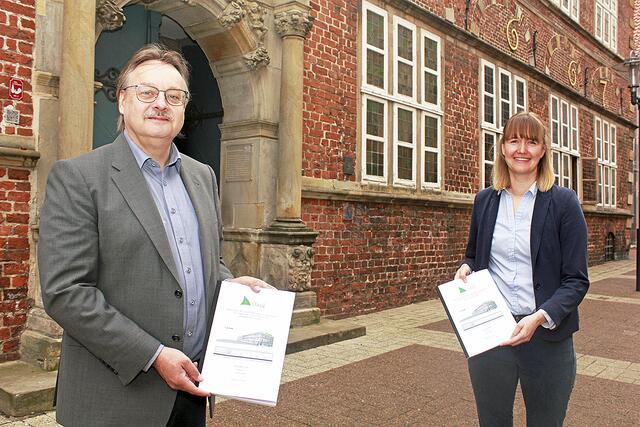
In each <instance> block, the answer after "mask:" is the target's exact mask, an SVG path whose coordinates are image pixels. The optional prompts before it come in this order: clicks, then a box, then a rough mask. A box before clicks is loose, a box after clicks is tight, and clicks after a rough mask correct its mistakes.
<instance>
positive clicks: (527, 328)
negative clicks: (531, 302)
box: [500, 311, 547, 346]
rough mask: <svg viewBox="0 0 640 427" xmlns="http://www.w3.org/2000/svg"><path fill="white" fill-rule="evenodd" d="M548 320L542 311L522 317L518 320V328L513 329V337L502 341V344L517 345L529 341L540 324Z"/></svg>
mask: <svg viewBox="0 0 640 427" xmlns="http://www.w3.org/2000/svg"><path fill="white" fill-rule="evenodd" d="M546 321H547V319H546V318H545V317H544V314H542V313H541V312H540V311H537V312H535V313H533V314H531V315H529V316H527V317H524V318H522V320H520V321H519V322H518V324H517V325H516V328H515V329H514V330H513V333H512V334H511V338H509V339H508V340H506V341H504V342H502V343H500V345H502V346H505V345H510V346H516V345H520V344H524V343H526V342H529V341H530V340H531V337H532V336H533V333H534V332H535V331H536V329H538V326H540V325H542V324H543V323H544V322H546Z"/></svg>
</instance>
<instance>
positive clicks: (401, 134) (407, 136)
mask: <svg viewBox="0 0 640 427" xmlns="http://www.w3.org/2000/svg"><path fill="white" fill-rule="evenodd" d="M398 140H399V141H402V142H408V143H410V144H413V113H412V112H411V111H408V110H403V109H402V108H398Z"/></svg>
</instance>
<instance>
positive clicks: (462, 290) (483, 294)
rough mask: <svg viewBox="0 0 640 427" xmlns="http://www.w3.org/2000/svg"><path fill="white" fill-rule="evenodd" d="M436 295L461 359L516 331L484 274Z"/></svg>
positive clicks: (448, 286)
mask: <svg viewBox="0 0 640 427" xmlns="http://www.w3.org/2000/svg"><path fill="white" fill-rule="evenodd" d="M438 295H440V301H441V302H442V304H443V305H444V308H445V311H446V312H447V316H449V320H450V321H451V325H452V326H453V329H454V330H455V332H456V335H457V336H458V340H459V341H460V345H461V346H462V350H463V351H464V354H465V356H467V357H472V356H475V355H477V354H480V353H482V352H485V351H487V350H490V349H492V348H494V347H497V346H498V345H499V344H500V343H501V342H503V341H505V340H507V339H509V337H511V334H512V333H513V330H514V329H515V327H516V321H515V319H514V318H513V316H512V315H511V311H510V310H509V307H507V303H506V302H505V300H504V298H503V297H502V294H501V293H500V291H499V290H498V286H497V285H496V283H495V282H494V281H493V278H492V277H491V274H489V271H488V270H481V271H478V272H475V273H472V274H470V275H469V276H467V282H466V283H465V282H463V281H462V280H459V279H458V280H453V281H451V282H448V283H444V284H442V285H440V286H438Z"/></svg>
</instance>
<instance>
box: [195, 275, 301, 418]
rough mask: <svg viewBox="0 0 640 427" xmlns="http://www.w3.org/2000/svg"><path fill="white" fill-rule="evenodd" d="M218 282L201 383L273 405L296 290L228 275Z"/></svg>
mask: <svg viewBox="0 0 640 427" xmlns="http://www.w3.org/2000/svg"><path fill="white" fill-rule="evenodd" d="M220 286H221V288H220V295H219V297H218V303H217V305H216V312H215V314H214V317H213V324H212V326H211V335H210V336H209V342H208V343H207V350H206V356H205V360H204V365H203V367H202V376H203V377H204V381H202V382H201V383H200V385H199V388H201V389H202V390H206V391H208V392H210V393H213V394H215V395H219V396H226V397H230V398H233V399H239V400H244V401H247V402H251V403H258V404H260V405H268V406H275V405H276V402H277V400H278V390H279V388H280V378H281V376H282V365H283V364H284V354H285V350H286V347H287V338H288V336H289V325H290V323H291V313H292V311H293V301H294V297H295V295H294V293H293V292H286V291H278V290H275V289H261V290H260V292H258V293H255V292H253V291H252V290H251V289H250V288H249V287H248V286H241V285H238V284H237V283H231V282H228V281H226V280H225V281H224V282H222V284H221V285H220Z"/></svg>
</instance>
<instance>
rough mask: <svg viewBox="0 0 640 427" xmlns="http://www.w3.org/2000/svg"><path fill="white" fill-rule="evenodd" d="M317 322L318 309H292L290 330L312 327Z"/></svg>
mask: <svg viewBox="0 0 640 427" xmlns="http://www.w3.org/2000/svg"><path fill="white" fill-rule="evenodd" d="M318 322H320V309H319V308H318V307H314V308H300V309H294V310H293V313H292V315H291V327H292V328H299V327H303V326H308V325H314V324H317V323H318Z"/></svg>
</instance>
